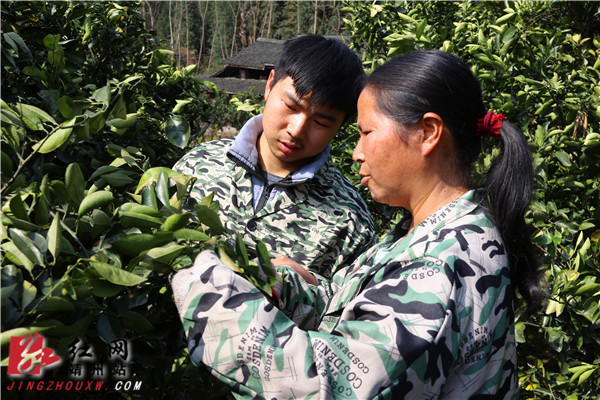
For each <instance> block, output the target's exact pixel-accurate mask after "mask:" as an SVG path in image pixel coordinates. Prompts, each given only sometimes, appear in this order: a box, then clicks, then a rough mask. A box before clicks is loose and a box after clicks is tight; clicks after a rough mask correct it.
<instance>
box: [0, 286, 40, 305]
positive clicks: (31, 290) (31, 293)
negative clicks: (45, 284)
mask: <svg viewBox="0 0 600 400" xmlns="http://www.w3.org/2000/svg"><path fill="white" fill-rule="evenodd" d="M3 290H4V289H3ZM36 296H37V288H36V287H35V285H33V284H32V283H31V282H28V281H23V296H22V297H21V307H22V308H23V309H24V308H25V307H27V306H28V305H29V304H31V302H32V301H33V300H35V297H36Z"/></svg>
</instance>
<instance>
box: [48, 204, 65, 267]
mask: <svg viewBox="0 0 600 400" xmlns="http://www.w3.org/2000/svg"><path fill="white" fill-rule="evenodd" d="M47 240H48V251H50V254H52V256H53V257H54V261H55V262H56V260H57V259H58V255H59V254H60V249H61V246H62V226H61V225H60V218H59V215H58V214H55V215H54V219H53V220H52V224H50V229H48V234H47Z"/></svg>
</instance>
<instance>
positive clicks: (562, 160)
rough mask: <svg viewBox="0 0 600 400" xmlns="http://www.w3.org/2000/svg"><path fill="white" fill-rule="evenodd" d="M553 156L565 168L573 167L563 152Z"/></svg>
mask: <svg viewBox="0 0 600 400" xmlns="http://www.w3.org/2000/svg"><path fill="white" fill-rule="evenodd" d="M555 154H556V158H558V161H560V163H561V164H562V165H564V166H565V167H567V168H569V167H571V166H572V165H573V164H572V163H571V159H570V158H569V155H568V154H567V153H566V152H565V151H564V150H558V151H557V152H556V153H555Z"/></svg>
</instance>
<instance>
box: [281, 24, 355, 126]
mask: <svg viewBox="0 0 600 400" xmlns="http://www.w3.org/2000/svg"><path fill="white" fill-rule="evenodd" d="M286 76H289V77H290V78H292V80H293V81H294V87H295V88H296V93H297V94H298V95H299V96H301V97H302V96H306V95H308V94H310V103H311V105H312V106H314V107H321V106H324V105H327V106H329V107H333V108H335V109H338V110H341V111H344V112H345V113H346V119H348V118H349V117H351V116H353V115H354V114H356V103H357V101H358V96H359V94H360V91H361V89H362V86H361V85H362V79H363V77H364V71H363V68H362V64H361V61H360V59H359V58H358V56H357V55H356V54H355V53H354V52H353V51H352V50H350V48H348V46H346V45H345V44H344V43H342V42H341V41H339V40H336V39H329V38H324V37H323V36H319V35H304V36H299V37H297V38H295V39H290V40H288V41H286V42H285V43H284V45H283V52H282V53H281V56H280V57H279V60H278V61H277V63H276V64H275V76H274V80H273V83H272V85H273V86H274V85H275V84H276V83H277V82H278V81H279V80H280V79H284V78H285V77H286Z"/></svg>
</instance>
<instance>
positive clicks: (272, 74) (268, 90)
mask: <svg viewBox="0 0 600 400" xmlns="http://www.w3.org/2000/svg"><path fill="white" fill-rule="evenodd" d="M274 79H275V70H274V69H272V70H271V72H270V73H269V78H268V79H267V86H266V87H265V100H266V99H267V97H269V93H271V89H273V80H274Z"/></svg>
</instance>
